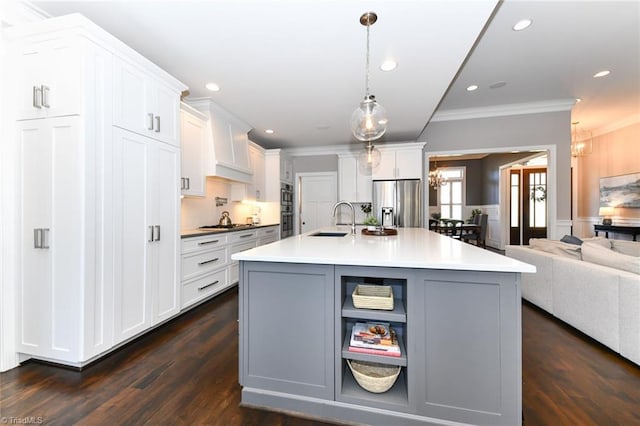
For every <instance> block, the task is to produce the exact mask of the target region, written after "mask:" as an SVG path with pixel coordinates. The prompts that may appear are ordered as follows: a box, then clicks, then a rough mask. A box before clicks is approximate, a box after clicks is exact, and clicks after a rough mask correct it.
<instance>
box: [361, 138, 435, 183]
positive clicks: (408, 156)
mask: <svg viewBox="0 0 640 426" xmlns="http://www.w3.org/2000/svg"><path fill="white" fill-rule="evenodd" d="M423 146H424V143H418V144H398V145H394V146H389V147H381V148H379V149H380V164H379V165H378V167H375V168H374V169H373V172H372V178H373V179H374V180H382V179H422V157H423V154H422V147H423Z"/></svg>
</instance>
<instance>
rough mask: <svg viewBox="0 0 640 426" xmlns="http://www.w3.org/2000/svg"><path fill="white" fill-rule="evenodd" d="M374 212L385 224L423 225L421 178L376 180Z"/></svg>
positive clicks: (381, 222) (398, 225) (374, 182)
mask: <svg viewBox="0 0 640 426" xmlns="http://www.w3.org/2000/svg"><path fill="white" fill-rule="evenodd" d="M372 207H373V211H372V213H373V214H374V215H375V216H376V218H377V219H378V222H379V223H380V224H382V225H383V226H396V227H421V226H422V184H421V181H420V179H401V180H374V181H373V203H372Z"/></svg>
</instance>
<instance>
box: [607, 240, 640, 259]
mask: <svg viewBox="0 0 640 426" xmlns="http://www.w3.org/2000/svg"><path fill="white" fill-rule="evenodd" d="M611 250H613V251H615V252H618V253H622V254H628V255H629V256H635V257H640V241H628V240H611Z"/></svg>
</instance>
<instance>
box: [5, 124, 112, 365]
mask: <svg viewBox="0 0 640 426" xmlns="http://www.w3.org/2000/svg"><path fill="white" fill-rule="evenodd" d="M17 135H18V149H19V162H20V167H19V170H20V186H21V189H22V199H21V205H20V211H21V229H22V231H21V233H22V237H21V248H20V256H19V259H20V271H21V273H20V290H19V298H20V299H19V300H20V302H19V303H18V304H17V305H18V306H17V312H18V324H19V327H18V328H17V331H18V340H17V343H18V351H19V352H21V353H25V354H30V355H33V356H38V357H43V358H48V359H55V360H61V361H64V362H68V363H77V362H80V361H82V360H84V359H88V358H90V357H91V356H93V355H95V354H96V353H98V352H101V351H103V350H105V349H106V348H108V347H109V345H110V344H111V336H110V332H109V328H108V325H107V324H108V322H109V314H108V312H107V308H108V306H109V303H110V298H109V286H108V283H106V282H104V281H103V278H102V277H101V275H100V274H101V272H102V271H101V265H103V264H104V263H103V260H102V259H99V258H96V256H97V255H99V254H100V253H101V250H102V247H103V244H104V239H103V233H102V232H101V231H102V229H103V228H102V226H103V225H104V223H102V222H100V220H99V218H96V217H95V211H96V208H97V207H98V202H97V200H96V199H95V198H94V197H93V190H94V188H95V187H94V185H95V184H96V183H97V181H96V178H97V176H96V174H95V173H94V169H95V168H96V167H95V166H96V163H95V159H94V158H93V150H92V149H91V148H90V147H88V146H85V141H86V139H85V134H84V133H83V124H82V119H81V118H80V117H79V116H70V117H59V118H52V119H40V120H26V121H22V122H19V123H18V128H17ZM96 145H98V143H96Z"/></svg>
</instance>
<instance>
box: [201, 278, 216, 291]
mask: <svg viewBox="0 0 640 426" xmlns="http://www.w3.org/2000/svg"><path fill="white" fill-rule="evenodd" d="M219 282H220V280H215V281H214V282H212V283H211V284H207V285H203V286H202V287H198V291H202V290H204V289H205V288H208V287H211V286H212V285H216V284H218V283H219Z"/></svg>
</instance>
